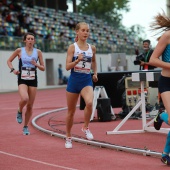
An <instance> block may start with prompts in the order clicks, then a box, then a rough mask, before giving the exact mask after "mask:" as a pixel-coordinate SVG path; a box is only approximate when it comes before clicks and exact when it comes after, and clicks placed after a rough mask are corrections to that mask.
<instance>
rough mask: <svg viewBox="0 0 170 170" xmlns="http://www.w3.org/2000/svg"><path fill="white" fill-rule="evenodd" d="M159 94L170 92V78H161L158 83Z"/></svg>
mask: <svg viewBox="0 0 170 170" xmlns="http://www.w3.org/2000/svg"><path fill="white" fill-rule="evenodd" d="M158 90H159V93H163V92H166V91H170V77H164V76H162V75H161V76H160V77H159V81H158Z"/></svg>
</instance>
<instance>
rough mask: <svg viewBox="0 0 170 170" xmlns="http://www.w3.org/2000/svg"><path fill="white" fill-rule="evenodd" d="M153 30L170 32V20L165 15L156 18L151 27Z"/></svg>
mask: <svg viewBox="0 0 170 170" xmlns="http://www.w3.org/2000/svg"><path fill="white" fill-rule="evenodd" d="M150 27H151V30H153V31H155V30H160V31H159V32H160V33H161V32H163V31H167V30H170V18H169V17H167V16H166V15H165V13H164V12H163V14H160V13H159V14H158V15H156V16H155V17H154V22H152V23H151V25H150Z"/></svg>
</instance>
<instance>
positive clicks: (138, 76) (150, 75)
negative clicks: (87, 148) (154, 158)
mask: <svg viewBox="0 0 170 170" xmlns="http://www.w3.org/2000/svg"><path fill="white" fill-rule="evenodd" d="M160 74H161V73H160V72H146V71H142V72H138V73H132V81H138V82H139V81H140V87H141V96H140V99H139V101H138V103H137V104H136V105H135V106H134V107H133V109H132V110H131V111H130V112H129V113H128V115H127V116H126V117H125V118H124V119H123V120H122V121H121V122H120V123H119V124H118V125H117V126H116V128H115V129H114V130H112V131H107V132H106V134H108V135H111V134H128V133H143V132H145V131H148V132H159V133H166V134H167V133H168V132H169V131H170V128H161V129H160V130H159V131H157V130H155V128H154V127H153V126H152V127H151V125H152V124H153V122H154V119H152V120H151V121H149V122H148V123H147V121H146V104H145V92H144V82H145V81H158V80H159V77H160ZM140 106H141V110H142V128H141V129H140V130H123V131H120V130H119V129H120V128H121V127H122V126H123V125H124V124H125V122H126V121H127V120H128V119H129V118H130V116H132V114H133V113H134V112H135V111H136V110H137V109H138V108H139V107H140Z"/></svg>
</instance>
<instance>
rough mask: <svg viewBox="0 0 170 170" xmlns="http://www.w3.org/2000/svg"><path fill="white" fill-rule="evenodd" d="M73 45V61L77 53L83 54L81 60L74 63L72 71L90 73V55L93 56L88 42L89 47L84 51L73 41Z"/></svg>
mask: <svg viewBox="0 0 170 170" xmlns="http://www.w3.org/2000/svg"><path fill="white" fill-rule="evenodd" d="M74 46H75V51H74V56H73V61H75V60H76V59H77V57H78V55H79V54H81V53H83V54H84V57H83V60H82V61H80V62H79V63H78V64H76V65H75V67H74V72H77V73H86V74H90V71H91V61H92V57H93V51H92V48H91V45H90V44H88V46H89V48H88V50H86V51H83V50H81V49H80V48H79V47H78V45H77V43H76V42H75V43H74Z"/></svg>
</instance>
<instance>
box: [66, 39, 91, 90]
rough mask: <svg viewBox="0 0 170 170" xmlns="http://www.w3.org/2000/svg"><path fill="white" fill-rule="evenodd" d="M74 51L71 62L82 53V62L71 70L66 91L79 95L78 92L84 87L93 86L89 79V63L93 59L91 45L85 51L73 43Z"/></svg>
mask: <svg viewBox="0 0 170 170" xmlns="http://www.w3.org/2000/svg"><path fill="white" fill-rule="evenodd" d="M74 46H75V51H74V56H73V60H72V61H75V60H76V59H77V57H78V55H79V54H81V53H83V54H84V57H83V60H82V61H80V62H79V63H78V64H76V65H75V67H74V68H72V69H71V75H70V77H69V79H68V85H67V91H68V92H72V93H80V91H81V90H82V89H83V88H84V87H86V86H93V83H92V78H91V74H90V73H91V62H92V57H93V51H92V48H91V45H90V44H88V46H89V48H88V50H86V51H83V50H81V49H80V48H79V47H78V45H77V43H76V42H75V43H74Z"/></svg>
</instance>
